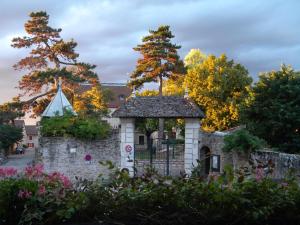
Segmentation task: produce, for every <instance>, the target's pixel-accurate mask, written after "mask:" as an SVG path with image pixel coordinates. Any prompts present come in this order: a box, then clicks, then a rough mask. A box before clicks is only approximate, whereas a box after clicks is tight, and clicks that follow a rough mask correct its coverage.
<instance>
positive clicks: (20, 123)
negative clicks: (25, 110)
mask: <svg viewBox="0 0 300 225" xmlns="http://www.w3.org/2000/svg"><path fill="white" fill-rule="evenodd" d="M14 124H15V127H17V128H23V127H24V126H25V122H24V120H14Z"/></svg>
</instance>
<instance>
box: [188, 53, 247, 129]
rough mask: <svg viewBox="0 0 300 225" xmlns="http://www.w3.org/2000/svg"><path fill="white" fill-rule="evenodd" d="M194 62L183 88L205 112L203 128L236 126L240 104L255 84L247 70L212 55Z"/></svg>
mask: <svg viewBox="0 0 300 225" xmlns="http://www.w3.org/2000/svg"><path fill="white" fill-rule="evenodd" d="M194 54H195V52H194ZM198 55H199V54H198ZM190 61H191V60H190ZM192 62H193V63H194V64H192V65H188V70H187V75H186V76H185V81H184V85H185V87H186V88H187V90H188V92H189V96H190V97H191V98H192V99H193V100H194V101H195V102H196V103H197V104H198V105H199V106H200V107H201V108H202V109H203V110H204V111H205V114H206V117H205V118H204V119H203V120H202V128H203V129H204V130H206V131H215V130H226V129H229V128H232V127H234V126H237V125H238V124H239V117H240V113H239V105H240V104H241V103H242V102H244V101H245V99H246V97H247V96H248V94H249V92H248V90H249V87H250V85H251V83H252V78H251V77H250V76H249V74H248V71H247V70H246V69H245V67H243V66H242V65H241V64H236V63H235V62H234V61H233V60H228V59H227V57H226V55H225V54H223V55H221V56H220V57H216V56H214V55H209V56H207V57H204V58H201V60H200V61H199V60H198V62H197V60H192Z"/></svg>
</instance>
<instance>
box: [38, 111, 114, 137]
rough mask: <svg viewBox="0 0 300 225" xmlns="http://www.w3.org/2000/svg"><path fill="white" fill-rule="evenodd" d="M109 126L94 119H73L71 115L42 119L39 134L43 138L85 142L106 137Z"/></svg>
mask: <svg viewBox="0 0 300 225" xmlns="http://www.w3.org/2000/svg"><path fill="white" fill-rule="evenodd" d="M109 131H110V126H109V124H107V123H106V122H104V121H102V120H100V119H98V118H94V117H74V116H71V115H65V116H60V117H59V116H56V117H52V118H43V119H42V120H41V133H42V136H45V137H64V136H70V137H76V138H80V139H85V140H95V139H103V138H105V137H107V135H108V134H109Z"/></svg>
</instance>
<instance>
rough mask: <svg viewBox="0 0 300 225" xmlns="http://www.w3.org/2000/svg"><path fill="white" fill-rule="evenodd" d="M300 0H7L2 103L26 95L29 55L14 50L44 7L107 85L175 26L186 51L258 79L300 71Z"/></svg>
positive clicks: (0, 67)
mask: <svg viewBox="0 0 300 225" xmlns="http://www.w3.org/2000/svg"><path fill="white" fill-rule="evenodd" d="M299 9H300V1H298V0H264V1H261V0H251V1H249V0H245V1H243V0H226V1H225V0H214V1H212V0H148V1H146V0H81V1H79V0H43V1H41V0H26V1H24V0H15V1H12V0H0V103H2V102H5V101H8V100H9V99H10V98H11V97H13V96H14V95H16V94H17V93H18V90H17V89H15V87H16V86H17V85H18V80H19V79H20V77H21V76H22V72H18V71H14V70H13V68H12V65H13V64H14V63H16V62H17V61H18V60H20V59H21V58H22V57H24V56H25V55H26V53H28V51H26V50H20V49H13V48H12V47H11V46H10V44H11V39H12V38H13V37H17V36H23V35H25V33H24V28H23V25H24V23H25V22H26V20H27V19H28V14H29V13H30V12H32V11H39V10H44V11H47V12H48V14H49V15H50V25H51V26H53V27H56V28H58V27H60V28H62V29H63V31H62V34H61V36H62V37H63V38H64V39H70V38H73V39H74V40H75V41H77V42H78V48H77V51H78V53H79V54H80V59H81V60H82V61H85V62H89V63H93V64H95V65H97V72H98V74H99V77H100V79H101V81H102V82H126V81H127V79H128V74H129V73H130V72H132V71H133V69H134V66H135V62H136V59H137V58H138V54H137V53H135V52H134V51H133V50H132V48H133V47H134V46H136V45H137V44H138V43H139V42H140V41H141V38H142V37H143V36H145V35H147V32H148V30H149V29H156V28H157V27H158V26H159V25H170V26H171V30H172V31H173V33H174V35H175V36H176V37H175V39H174V42H175V43H176V44H179V45H181V46H182V48H181V50H180V56H181V57H182V58H183V57H184V56H185V55H186V54H187V53H188V51H189V50H190V49H192V48H199V49H201V50H202V51H203V52H205V53H208V54H216V55H219V54H221V53H226V54H227V55H228V56H229V57H230V58H232V59H234V60H235V61H236V62H239V63H242V64H243V65H244V66H245V67H246V68H247V69H248V70H249V72H250V74H251V75H252V76H253V77H254V78H255V77H257V75H258V73H259V72H262V71H269V70H273V69H278V68H279V67H280V64H281V63H286V64H290V65H292V66H293V67H294V69H297V70H299V69H300V29H299V25H300V13H299Z"/></svg>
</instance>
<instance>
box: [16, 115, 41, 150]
mask: <svg viewBox="0 0 300 225" xmlns="http://www.w3.org/2000/svg"><path fill="white" fill-rule="evenodd" d="M14 125H15V127H18V128H21V129H22V130H23V139H22V140H21V141H20V142H19V143H18V144H17V146H26V147H28V149H35V148H37V147H38V146H39V137H38V130H37V126H36V125H26V124H25V121H24V120H15V121H14ZM17 146H16V147H17Z"/></svg>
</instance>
